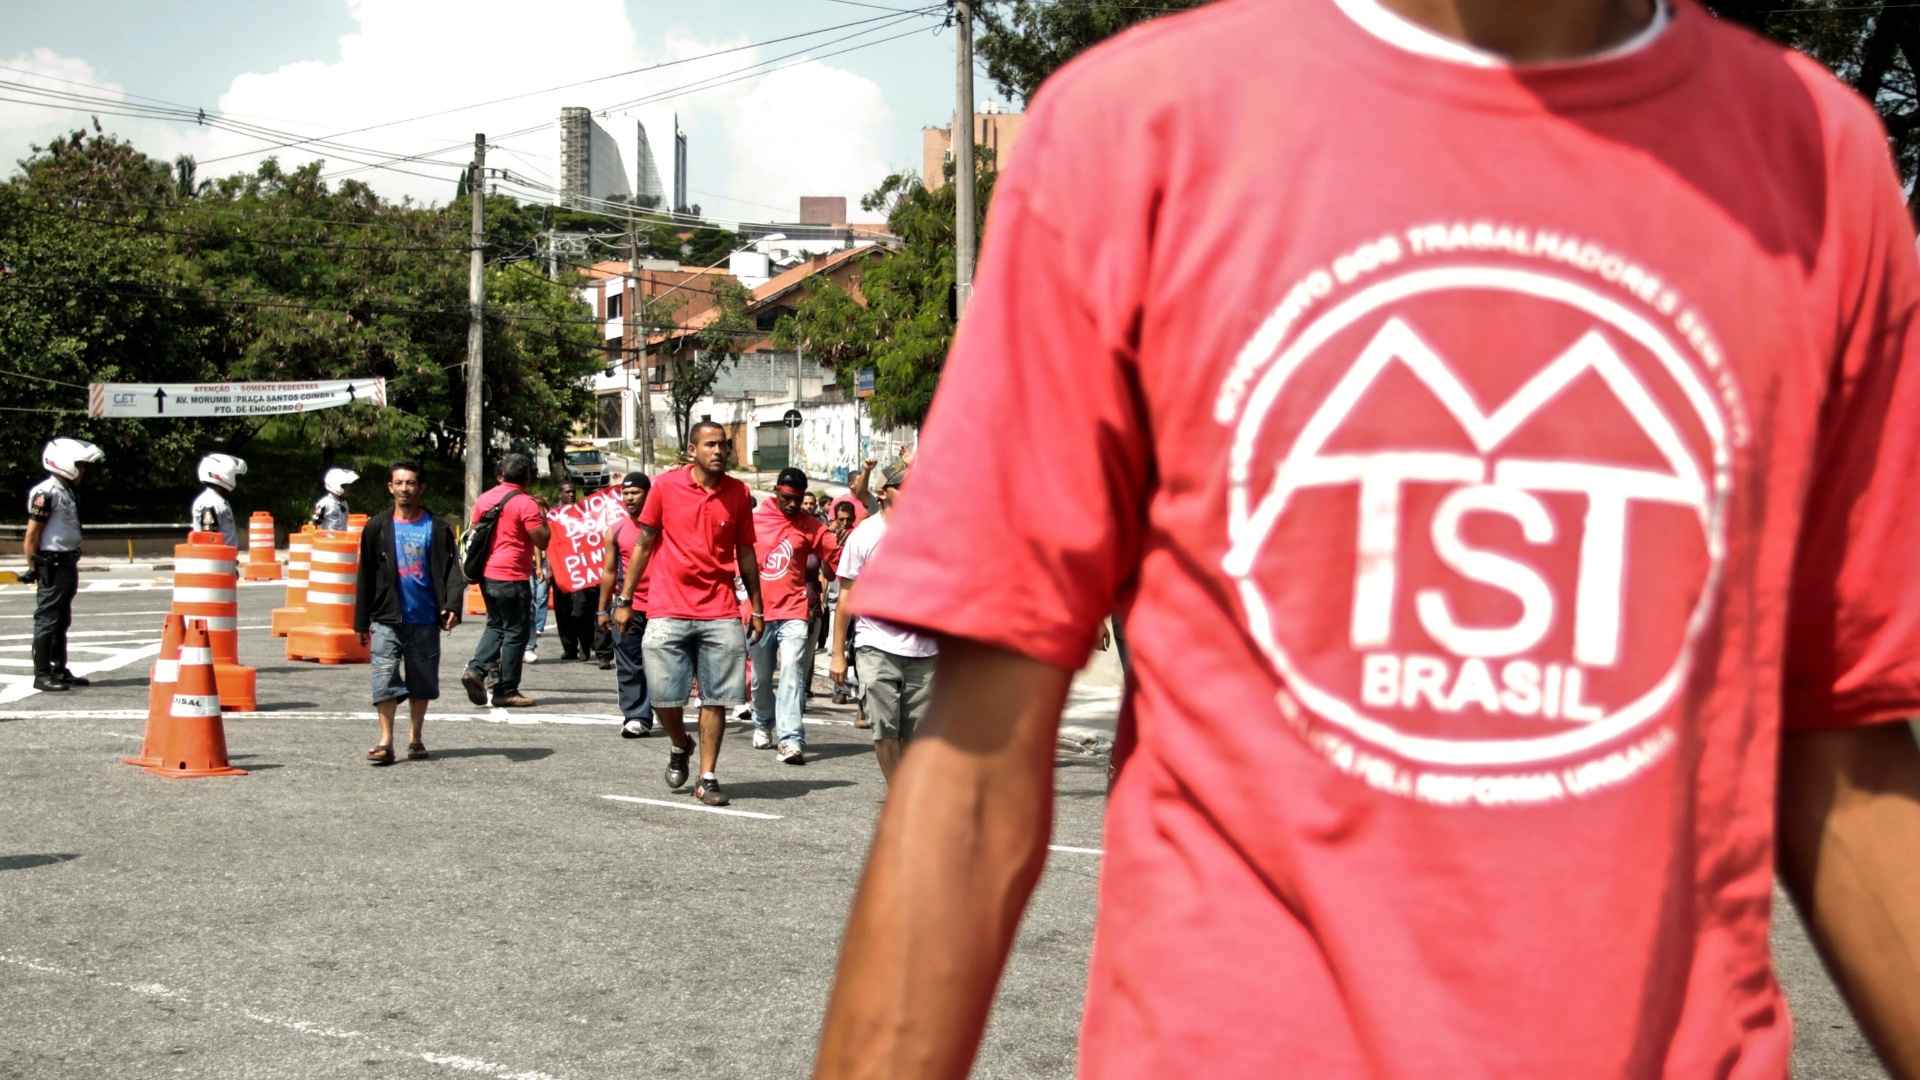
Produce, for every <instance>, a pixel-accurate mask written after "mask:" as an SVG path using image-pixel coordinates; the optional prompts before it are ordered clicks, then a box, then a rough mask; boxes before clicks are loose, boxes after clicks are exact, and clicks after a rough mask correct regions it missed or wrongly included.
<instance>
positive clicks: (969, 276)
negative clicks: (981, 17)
mask: <svg viewBox="0 0 1920 1080" xmlns="http://www.w3.org/2000/svg"><path fill="white" fill-rule="evenodd" d="M947 2H948V3H949V4H951V5H952V6H953V25H954V33H953V53H954V66H955V68H956V71H955V81H954V96H953V216H954V232H953V255H954V268H953V318H954V322H955V323H956V324H957V323H958V322H959V321H960V317H961V316H963V315H965V314H966V313H967V301H969V300H971V299H973V249H974V236H973V0H947ZM963 127H964V129H965V134H962V133H961V132H962V128H963Z"/></svg>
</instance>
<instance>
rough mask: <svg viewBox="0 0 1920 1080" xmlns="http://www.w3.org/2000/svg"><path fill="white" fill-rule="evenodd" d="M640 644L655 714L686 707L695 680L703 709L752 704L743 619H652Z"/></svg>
mask: <svg viewBox="0 0 1920 1080" xmlns="http://www.w3.org/2000/svg"><path fill="white" fill-rule="evenodd" d="M641 639H642V641H643V643H644V645H645V652H644V656H645V664H646V669H647V689H648V690H649V691H651V692H652V693H653V707H654V708H656V709H678V708H682V707H684V706H685V705H686V704H687V699H689V698H691V697H692V696H693V681H694V679H695V678H696V677H698V678H699V680H700V704H701V705H702V706H709V705H710V706H713V707H714V708H727V709H731V708H733V707H734V706H735V705H745V704H746V703H747V628H746V627H745V626H743V625H741V623H740V620H739V619H735V618H722V619H648V620H647V632H646V633H645V634H643V635H641Z"/></svg>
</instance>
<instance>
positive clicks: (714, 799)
mask: <svg viewBox="0 0 1920 1080" xmlns="http://www.w3.org/2000/svg"><path fill="white" fill-rule="evenodd" d="M693 797H694V798H696V799H699V800H700V801H701V802H703V803H706V804H707V805H708V806H725V805H727V803H728V802H730V801H731V800H730V799H728V798H727V793H726V792H724V791H721V790H720V781H718V780H701V781H700V783H699V785H698V786H697V787H695V788H694V789H693Z"/></svg>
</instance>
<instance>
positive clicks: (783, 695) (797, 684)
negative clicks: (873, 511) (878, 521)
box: [750, 467, 837, 765]
mask: <svg viewBox="0 0 1920 1080" xmlns="http://www.w3.org/2000/svg"><path fill="white" fill-rule="evenodd" d="M773 490H774V494H773V496H772V497H771V498H768V499H767V500H766V501H764V502H762V503H761V504H760V508H759V509H758V510H755V511H754V512H753V532H754V536H755V537H756V538H757V539H758V541H759V550H760V551H763V552H765V553H766V554H765V555H763V556H762V557H761V559H760V589H761V592H762V593H763V595H764V598H765V600H766V604H767V611H766V616H767V628H766V632H765V633H763V634H761V635H760V640H758V641H756V642H754V644H753V647H752V649H751V650H750V652H751V657H752V660H753V748H754V749H755V750H765V749H768V748H771V747H775V746H777V747H778V751H777V756H778V758H779V760H780V761H782V762H784V763H785V764H788V765H805V764H806V763H807V757H806V749H807V732H806V725H805V724H804V723H803V722H802V720H801V717H802V714H803V713H804V712H805V710H806V706H807V684H808V683H809V682H811V681H812V678H813V671H812V669H811V667H809V666H808V663H807V654H808V649H807V638H808V636H809V633H810V632H811V630H812V624H811V623H809V622H808V621H807V620H808V616H809V615H810V614H811V612H812V604H813V596H812V593H811V591H810V590H809V588H808V586H809V584H810V582H809V580H808V578H809V577H810V576H812V575H814V574H817V573H818V571H809V570H808V569H807V568H808V566H809V565H810V564H811V565H815V566H825V565H826V562H827V559H828V558H829V557H830V555H831V553H832V551H833V550H834V548H835V547H836V546H837V545H836V544H835V542H834V539H833V533H832V532H831V531H830V530H828V528H827V526H826V524H825V523H824V522H822V521H821V520H820V519H819V518H817V517H814V516H813V515H812V514H809V513H807V512H806V510H805V509H804V508H803V507H802V505H801V500H802V499H804V498H805V497H806V493H807V474H806V473H804V472H801V471H800V470H799V469H795V468H791V467H789V468H785V469H782V470H780V476H779V478H778V479H777V480H775V481H774V486H773ZM776 666H778V667H779V669H780V696H779V700H778V702H777V703H776V702H775V700H774V685H773V684H774V668H775V667H776ZM776 721H777V723H776Z"/></svg>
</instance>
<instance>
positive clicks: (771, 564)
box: [760, 536, 793, 580]
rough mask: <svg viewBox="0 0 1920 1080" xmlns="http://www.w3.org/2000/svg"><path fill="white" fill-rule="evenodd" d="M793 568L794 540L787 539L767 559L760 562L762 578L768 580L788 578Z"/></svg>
mask: <svg viewBox="0 0 1920 1080" xmlns="http://www.w3.org/2000/svg"><path fill="white" fill-rule="evenodd" d="M792 566H793V538H792V537H790V536H789V537H785V538H783V539H782V540H781V541H780V543H779V544H778V545H776V546H775V547H774V549H773V550H772V551H769V552H767V557H766V558H764V559H762V560H760V576H761V577H762V578H763V579H767V580H778V579H780V578H783V577H786V576H787V571H788V570H789V569H791V568H792Z"/></svg>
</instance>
